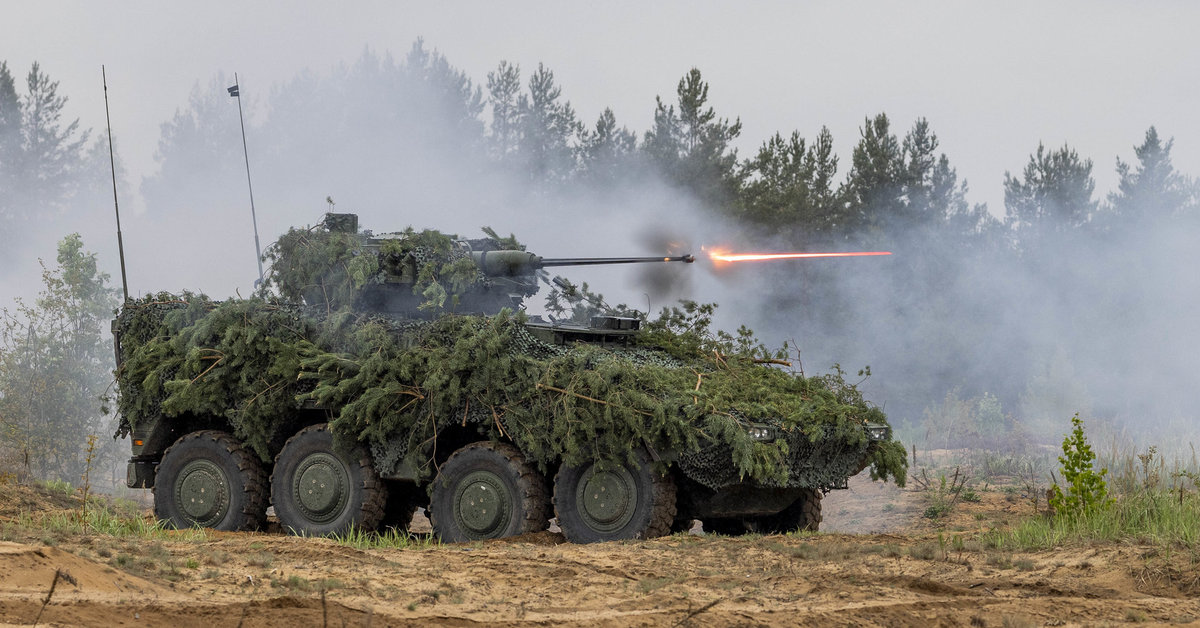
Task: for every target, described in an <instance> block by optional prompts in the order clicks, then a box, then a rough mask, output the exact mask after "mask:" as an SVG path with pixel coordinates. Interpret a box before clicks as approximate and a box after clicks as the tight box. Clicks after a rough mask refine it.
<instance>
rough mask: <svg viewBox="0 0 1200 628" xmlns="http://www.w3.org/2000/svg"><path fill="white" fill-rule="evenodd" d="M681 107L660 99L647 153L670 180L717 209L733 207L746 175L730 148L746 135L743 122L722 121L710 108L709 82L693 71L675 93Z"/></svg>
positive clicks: (684, 78) (649, 134)
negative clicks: (733, 142)
mask: <svg viewBox="0 0 1200 628" xmlns="http://www.w3.org/2000/svg"><path fill="white" fill-rule="evenodd" d="M675 93H676V96H677V99H678V101H677V102H678V105H679V108H678V110H676V108H675V105H674V104H672V105H665V104H664V103H663V101H662V98H661V97H659V98H656V99H655V102H656V108H655V112H654V127H653V128H652V129H651V130H649V131H647V132H646V136H645V141H644V144H643V150H644V151H645V153H646V155H647V156H648V157H649V158H650V160H651V161H652V162H653V163H654V164H655V165H657V167H658V168H659V170H660V171H661V172H662V173H663V174H664V175H665V176H666V177H667V179H668V180H669V181H671V182H673V183H675V184H676V185H678V186H680V187H682V188H684V189H686V190H689V191H691V192H692V193H693V194H695V195H696V196H697V197H698V198H699V199H700V200H701V201H704V202H706V203H708V204H709V205H711V206H713V207H719V208H729V207H730V206H731V204H732V203H733V201H734V200H736V198H737V196H738V192H739V190H740V187H741V184H742V180H743V178H744V177H745V173H744V172H742V171H740V170H739V169H738V168H737V163H738V161H737V149H734V148H731V147H730V143H731V142H732V141H733V140H735V139H737V137H738V136H739V135H740V134H741V132H742V123H741V120H735V121H734V122H733V123H730V122H729V120H728V119H726V118H718V117H717V115H716V113H715V112H714V111H713V108H712V107H710V106H708V83H705V82H704V80H703V78H702V77H701V75H700V70H698V69H696V68H692V69H691V71H689V72H688V73H687V74H686V75H684V77H683V78H681V79H680V80H679V84H678V85H677V86H676V90H675Z"/></svg>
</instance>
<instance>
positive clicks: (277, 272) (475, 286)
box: [262, 215, 537, 314]
mask: <svg viewBox="0 0 1200 628" xmlns="http://www.w3.org/2000/svg"><path fill="white" fill-rule="evenodd" d="M331 216H333V215H331ZM484 232H485V233H486V234H487V236H488V237H487V238H483V239H478V240H472V241H471V243H472V244H474V245H475V247H476V249H477V250H497V249H502V248H509V249H517V250H523V249H524V247H522V246H520V245H519V244H518V243H517V242H516V240H515V239H513V238H512V237H511V236H509V237H508V238H501V237H500V236H498V235H497V234H496V233H495V232H494V231H492V230H491V229H484ZM371 237H372V234H371V233H370V232H369V231H364V232H362V233H346V232H343V231H331V230H328V229H324V228H320V227H313V228H308V229H290V230H288V232H287V233H285V234H284V235H283V236H282V237H280V238H279V240H278V241H276V242H275V243H274V244H272V245H271V246H270V247H268V249H267V252H266V253H265V254H264V256H263V258H264V259H265V260H266V261H268V262H269V263H270V264H271V273H270V276H269V279H268V282H267V285H266V286H264V291H263V292H262V294H264V295H265V294H266V290H267V289H269V288H271V287H275V288H277V289H278V291H279V294H280V295H282V296H283V298H284V299H286V300H288V301H290V302H293V303H300V302H302V301H303V302H304V303H307V304H309V305H314V306H320V307H323V308H324V309H325V311H326V312H332V311H335V310H338V309H341V308H345V307H354V306H356V305H358V304H359V303H358V301H359V298H360V297H361V296H362V295H363V293H364V288H372V287H377V286H382V285H389V284H390V285H393V286H396V287H403V289H405V290H407V291H409V292H410V293H411V294H412V295H413V296H415V297H417V298H418V299H419V305H418V308H419V309H420V310H424V311H427V312H429V313H430V314H436V313H441V312H444V311H453V310H454V309H455V308H456V307H457V306H458V305H459V300H460V298H461V297H463V296H464V295H470V294H477V293H480V292H486V291H487V290H488V289H490V288H491V287H492V283H493V279H491V278H489V277H487V276H486V275H484V274H483V273H482V272H480V270H479V268H478V267H477V266H476V265H475V263H474V261H473V260H472V259H471V256H470V253H469V252H467V251H466V250H464V249H462V248H460V247H459V246H457V245H456V242H455V240H454V238H452V237H451V236H448V235H446V234H443V233H441V232H438V231H434V230H430V229H427V230H424V231H416V230H414V229H412V228H411V227H410V228H408V229H407V230H405V231H403V232H401V233H397V234H384V235H381V236H379V237H378V238H376V241H377V244H376V245H373V246H368V245H367V240H368V239H370V238H371ZM531 279H532V277H531ZM514 288H516V290H517V292H519V293H522V296H529V295H530V294H533V292H535V291H536V288H537V284H536V282H535V281H530V282H527V283H526V282H507V283H506V284H505V286H504V289H505V291H513V289H514Z"/></svg>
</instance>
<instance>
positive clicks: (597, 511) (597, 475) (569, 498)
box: [554, 451, 676, 543]
mask: <svg viewBox="0 0 1200 628" xmlns="http://www.w3.org/2000/svg"><path fill="white" fill-rule="evenodd" d="M610 488H612V489H614V490H622V491H625V492H626V494H630V493H632V495H630V497H631V498H632V502H633V503H632V504H618V505H617V506H616V507H612V506H611V503H612V502H605V501H602V500H604V496H603V495H602V494H601V492H602V491H608V490H609V489H610ZM589 489H598V490H596V492H594V493H593V494H592V495H590V496H588V495H586V491H587V490H589ZM609 494H612V493H609ZM582 500H590V501H591V502H592V507H588V504H587V503H581V502H582ZM581 506H582V507H581ZM554 512H555V513H556V514H557V516H558V527H559V528H561V529H562V532H563V535H564V536H566V537H567V540H568V541H571V542H572V543H597V542H601V541H617V540H621V539H652V538H655V537H659V536H665V535H667V534H670V533H671V525H672V524H673V523H674V521H675V513H676V504H675V481H674V480H673V479H672V478H671V476H670V475H663V474H660V473H657V472H656V471H655V470H654V467H653V465H652V464H651V463H650V457H649V456H648V455H647V454H646V453H645V451H640V452H639V454H638V466H637V467H636V468H634V467H632V466H630V465H628V464H625V463H621V464H619V465H618V466H617V467H616V468H610V469H608V470H606V471H599V472H598V471H596V470H595V465H594V464H592V463H587V464H584V465H582V466H579V467H570V466H567V465H563V466H562V467H560V468H559V470H558V473H557V474H556V475H555V476H554Z"/></svg>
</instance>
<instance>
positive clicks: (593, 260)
mask: <svg viewBox="0 0 1200 628" xmlns="http://www.w3.org/2000/svg"><path fill="white" fill-rule="evenodd" d="M471 256H472V257H473V258H474V260H475V263H476V264H477V265H478V266H479V269H480V270H482V271H483V273H484V274H485V275H488V276H491V277H515V276H519V275H526V274H530V273H532V272H533V271H535V270H537V269H539V268H548V267H551V266H595V265H599V264H646V263H653V262H684V263H687V264H690V263H692V262H694V261H696V258H695V257H694V256H691V255H679V256H676V257H549V258H547V257H538V256H537V255H534V254H533V253H530V252H528V251H478V252H474V253H471Z"/></svg>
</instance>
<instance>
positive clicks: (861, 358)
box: [64, 50, 1200, 440]
mask: <svg viewBox="0 0 1200 628" xmlns="http://www.w3.org/2000/svg"><path fill="white" fill-rule="evenodd" d="M232 83H233V81H232V77H226V76H218V77H217V78H215V79H214V80H213V81H211V82H209V83H207V84H205V85H203V86H202V87H201V86H198V87H197V89H196V90H195V93H194V95H193V97H192V99H191V101H190V103H189V104H188V106H187V107H186V108H185V109H182V110H181V111H180V113H178V114H177V115H176V116H175V118H174V119H172V120H170V121H168V122H166V123H164V125H163V128H162V139H161V141H160V146H159V151H158V155H157V157H158V162H159V166H160V170H159V171H158V172H156V173H154V174H152V175H150V176H148V177H145V178H144V179H143V180H142V183H141V187H140V192H141V195H142V199H143V201H144V205H145V211H144V212H143V213H140V214H137V215H132V216H130V217H128V218H125V219H124V220H125V222H124V226H125V233H124V237H125V248H126V254H127V264H128V268H129V281H130V288H131V293H132V294H133V295H134V296H137V295H140V294H146V293H150V292H158V291H161V290H168V291H179V290H192V291H202V292H205V293H207V294H209V295H210V296H213V297H215V298H227V297H232V296H235V295H237V294H241V295H247V294H249V292H250V290H251V288H252V284H253V281H254V279H256V278H257V270H256V267H255V262H254V259H253V256H254V244H253V233H252V231H251V224H250V216H249V204H248V201H247V197H246V179H245V169H244V163H243V161H242V159H243V158H242V152H241V148H242V144H241V138H240V136H239V125H238V121H237V111H236V107H237V104H236V102H235V101H232V100H230V99H229V97H228V96H227V95H226V92H225V88H226V87H228V86H229V85H232ZM476 89H477V88H474V87H473V83H471V82H470V81H469V79H468V77H465V76H462V75H461V74H458V73H457V72H456V71H455V70H453V68H451V67H449V66H448V64H446V62H445V61H444V59H442V58H440V57H439V56H437V55H436V54H429V53H426V52H424V51H420V50H419V51H418V54H416V55H415V56H410V57H409V58H408V59H406V60H405V61H403V62H395V61H393V60H392V59H390V58H380V57H378V56H375V55H373V54H370V53H367V54H365V55H364V56H363V57H362V58H361V59H359V60H358V61H357V62H356V63H355V64H353V65H352V66H343V67H339V68H336V69H335V70H333V71H331V72H330V73H329V74H327V75H318V74H315V73H306V74H304V75H301V76H299V77H296V78H294V79H292V80H291V81H289V82H287V83H285V84H282V85H278V86H274V87H273V88H272V90H271V91H270V92H269V96H268V95H267V94H268V92H267V87H266V86H253V87H252V86H248V85H243V86H242V95H243V98H245V104H246V106H247V112H248V114H249V116H248V120H247V143H248V148H249V156H250V167H251V171H252V174H253V177H254V191H255V201H256V206H257V211H258V225H259V230H260V233H261V236H262V240H263V244H264V246H265V245H266V244H267V243H268V242H271V241H272V240H273V239H274V237H275V236H277V235H278V234H280V233H282V232H284V231H285V230H286V229H287V228H288V227H290V226H299V225H305V224H315V223H316V222H318V221H319V220H320V219H321V216H322V214H323V213H325V212H326V211H330V210H333V211H338V212H353V213H357V214H358V215H359V218H360V225H362V226H363V227H365V228H369V229H372V230H375V231H376V232H386V231H398V230H402V229H404V228H405V227H407V226H409V225H411V226H413V227H416V228H418V229H420V228H426V227H428V228H435V229H439V230H441V231H443V232H446V233H457V234H459V235H463V236H469V237H476V236H478V234H479V229H480V227H482V226H485V225H486V226H491V227H493V228H495V229H496V230H497V231H498V232H500V233H501V234H506V233H509V232H512V233H514V234H516V235H517V237H518V238H519V239H520V240H521V241H522V242H523V243H525V244H526V245H528V247H529V249H530V250H531V251H533V252H535V253H537V254H540V255H544V256H554V257H566V256H571V257H575V256H579V257H589V256H626V255H648V254H653V255H677V254H683V253H693V254H696V255H697V257H698V258H701V257H702V252H701V250H700V249H701V246H724V247H729V248H730V249H736V250H743V249H742V247H746V248H747V249H750V250H775V251H785V250H788V249H789V247H791V246H793V245H792V244H791V243H788V242H785V241H772V240H771V239H769V238H765V237H763V236H761V234H759V235H756V234H754V233H750V232H747V231H746V230H744V229H742V228H741V227H740V226H739V225H737V224H734V223H732V222H730V221H728V220H727V219H722V218H719V217H716V214H715V212H713V211H712V210H711V209H709V208H704V207H702V206H701V204H700V203H699V202H698V201H697V200H696V199H695V198H692V197H690V196H689V195H687V194H686V193H683V192H681V191H680V190H679V189H678V188H676V187H673V186H672V185H669V184H667V183H665V182H664V181H663V179H661V178H659V177H657V176H655V175H654V174H653V172H652V171H651V170H650V169H649V168H646V167H645V164H644V163H641V162H636V160H637V159H638V156H637V155H636V153H634V154H632V155H631V156H629V157H627V159H628V160H630V161H629V163H625V162H620V163H618V165H619V166H620V167H619V168H617V169H616V172H617V173H618V175H617V176H615V177H614V178H613V179H612V180H611V181H609V182H607V183H596V182H586V181H572V180H570V179H569V178H563V177H558V176H556V174H555V173H557V172H564V171H569V170H570V166H569V165H568V164H564V163H556V162H554V161H553V159H554V157H553V155H554V152H553V151H547V153H546V154H547V155H550V157H547V158H546V159H543V160H541V161H538V160H525V161H522V162H520V164H521V165H520V166H519V167H514V166H513V165H512V164H513V163H515V162H516V160H513V159H507V160H506V159H505V153H506V151H508V150H509V149H510V148H511V147H510V146H505V145H499V146H497V145H496V144H495V143H494V140H495V138H494V137H493V135H490V134H487V133H485V132H484V131H485V124H484V122H483V121H482V120H484V119H487V118H488V116H489V115H491V111H490V110H489V109H487V108H486V100H485V99H484V98H483V95H482V94H480V93H479V92H477V91H475V90H476ZM547 160H549V161H547ZM635 162H636V163H635ZM107 211H109V209H108V208H106V209H105V210H104V212H99V211H98V210H97V213H96V223H97V224H108V223H104V222H103V219H104V217H105V216H107V213H106V212H107ZM89 224H90V223H89ZM69 230H77V229H74V228H71V229H67V230H64V233H65V232H66V231H69ZM89 231H92V232H93V233H95V234H97V235H95V236H94V237H85V242H87V243H88V244H89V247H90V248H92V249H94V250H100V251H101V253H102V257H104V258H105V260H106V262H107V264H106V265H107V266H108V267H109V268H113V269H115V268H116V262H115V245H113V246H112V247H111V249H113V250H112V251H109V250H108V249H109V248H110V247H108V246H106V245H104V244H101V243H102V242H107V240H102V238H110V237H111V236H109V235H108V233H110V232H111V228H107V229H104V230H102V229H99V228H93V229H89ZM1197 236H1200V229H1198V228H1197V224H1196V221H1195V220H1194V219H1189V220H1187V221H1182V220H1181V221H1172V222H1169V223H1166V224H1164V223H1159V224H1155V225H1153V226H1145V227H1140V228H1137V229H1131V230H1129V231H1126V232H1122V233H1118V234H1116V235H1112V234H1110V235H1108V236H1105V237H1104V238H1099V237H1097V238H1090V239H1089V238H1084V237H1074V236H1073V237H1064V238H1063V239H1062V241H1061V243H1060V245H1059V246H1057V247H1056V248H1055V249H1054V250H1053V254H1052V255H1050V256H1049V257H1048V258H1047V259H1045V260H1044V261H1043V262H1042V263H1040V264H1034V263H1031V262H1030V260H1028V259H1021V258H1018V257H1017V256H1014V255H1011V254H1006V253H1005V252H1003V251H991V252H979V251H964V250H963V249H962V248H957V249H955V248H952V247H943V246H942V243H940V242H938V241H936V240H935V239H932V238H931V236H930V234H929V233H928V232H927V231H926V230H923V229H921V228H918V227H916V226H913V225H905V224H893V225H891V226H890V227H889V229H888V232H887V234H886V236H884V237H880V238H876V242H877V243H879V244H881V245H882V246H881V247H880V249H879V250H884V249H886V250H889V251H891V252H892V253H893V255H891V256H887V257H883V256H879V257H862V258H849V259H826V260H781V261H776V262H769V263H763V264H744V265H738V264H734V265H731V267H729V268H720V269H719V268H716V267H714V266H712V265H710V264H702V263H699V262H698V263H697V264H694V265H674V264H670V265H662V266H654V267H649V268H644V267H643V268H600V267H597V268H589V269H573V270H571V271H570V272H569V275H570V276H571V278H572V279H574V280H582V281H587V282H589V284H591V288H592V289H593V290H595V291H597V292H600V293H602V294H604V295H605V296H606V297H607V298H608V301H609V302H610V303H613V304H616V303H626V304H628V305H629V306H631V307H634V308H637V309H643V310H646V309H650V310H657V309H659V308H661V307H664V306H667V305H671V304H673V303H674V302H675V300H676V299H679V298H688V299H693V300H696V301H700V302H717V303H719V304H720V305H721V309H720V311H719V313H718V314H719V316H718V319H717V321H716V323H717V325H718V326H719V327H721V328H725V329H732V328H736V327H737V326H738V325H739V324H741V323H746V324H748V325H749V326H751V327H752V328H754V329H755V330H756V331H757V332H758V333H759V336H760V337H761V338H762V339H763V340H764V341H765V342H766V343H767V344H768V346H777V345H779V344H781V343H782V342H784V341H789V342H791V343H792V345H793V346H794V347H797V348H798V349H799V352H800V353H799V356H800V361H801V363H802V364H803V367H804V368H805V370H806V371H807V372H808V373H809V374H812V373H815V372H825V371H828V370H829V369H830V368H831V367H832V366H833V365H834V364H835V363H837V364H841V365H844V367H845V368H846V370H847V371H849V372H851V373H853V372H855V371H857V370H858V369H859V368H860V367H863V366H866V365H870V366H871V370H872V373H873V375H872V377H871V378H870V379H869V380H868V381H867V382H866V383H865V384H864V389H865V390H866V392H867V396H868V398H869V399H871V400H873V401H875V402H876V403H878V404H879V405H881V406H883V407H884V409H885V411H887V412H888V413H889V415H890V416H891V418H892V419H893V422H895V423H898V424H900V425H910V426H914V431H915V426H918V425H920V424H921V422H922V420H923V418H924V416H925V414H926V412H927V410H928V409H930V408H935V407H937V406H938V405H939V404H941V403H942V400H943V398H944V397H945V396H946V395H947V394H948V393H953V394H956V395H959V396H961V397H962V398H963V399H972V398H984V399H986V398H988V397H987V396H985V395H990V396H992V397H993V398H994V399H996V400H997V401H998V403H999V405H1000V407H1001V408H1002V410H1001V411H1000V412H999V414H998V415H997V416H998V418H994V420H996V421H1003V422H1005V423H1006V425H1005V426H1004V427H1005V428H1006V429H1007V428H1010V427H1012V425H1014V424H1017V423H1020V424H1023V425H1026V426H1036V425H1039V424H1045V425H1046V426H1050V427H1047V428H1046V429H1045V430H1044V433H1041V434H1037V433H1035V434H1033V436H1035V437H1039V438H1041V439H1042V440H1052V439H1053V438H1054V437H1055V436H1056V435H1058V434H1061V433H1062V432H1063V431H1065V426H1066V425H1067V420H1068V419H1069V417H1070V416H1071V414H1073V413H1074V412H1076V411H1079V412H1083V413H1085V414H1088V413H1090V414H1091V415H1093V416H1098V417H1101V418H1105V419H1111V420H1114V421H1118V422H1121V424H1122V425H1124V426H1125V427H1126V428H1127V429H1129V430H1130V431H1142V430H1144V431H1147V432H1154V433H1155V435H1157V436H1160V437H1161V435H1162V434H1164V433H1174V434H1175V436H1176V437H1178V436H1179V434H1178V431H1179V429H1180V426H1185V425H1186V426H1187V429H1189V430H1192V431H1189V432H1188V433H1187V434H1185V435H1184V436H1183V438H1194V427H1192V426H1194V422H1193V419H1194V416H1195V411H1194V408H1195V407H1197V402H1200V398H1198V397H1200V387H1197V386H1195V378H1196V376H1195V373H1197V372H1200V369H1198V368H1197V367H1198V366H1200V364H1197V357H1196V352H1195V348H1196V347H1197V346H1198V345H1200V319H1198V317H1200V274H1198V273H1195V272H1189V269H1190V267H1191V265H1192V263H1191V258H1190V255H1191V254H1192V253H1193V251H1192V249H1193V248H1194V246H1195V244H1196V243H1197V242H1200V238H1198V237H1197ZM529 305H530V306H531V309H532V310H534V311H537V310H540V296H535V297H534V298H532V299H530V301H529ZM652 314H653V311H652ZM1170 430H1175V432H1170ZM1031 431H1033V432H1036V431H1037V430H1036V429H1033V430H1031Z"/></svg>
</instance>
